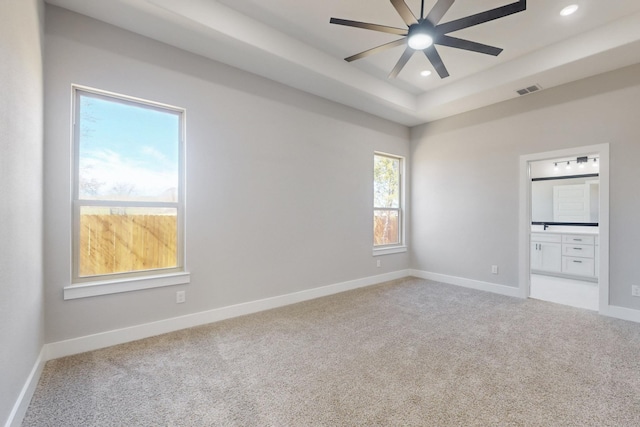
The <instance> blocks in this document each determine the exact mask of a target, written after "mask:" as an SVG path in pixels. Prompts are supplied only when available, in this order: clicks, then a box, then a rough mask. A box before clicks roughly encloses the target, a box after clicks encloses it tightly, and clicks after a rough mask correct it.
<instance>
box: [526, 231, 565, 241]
mask: <svg viewBox="0 0 640 427" xmlns="http://www.w3.org/2000/svg"><path fill="white" fill-rule="evenodd" d="M531 241H532V242H543V243H561V242H562V236H561V235H560V234H546V233H545V234H543V233H531Z"/></svg>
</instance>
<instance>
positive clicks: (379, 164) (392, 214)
mask: <svg viewBox="0 0 640 427" xmlns="http://www.w3.org/2000/svg"><path fill="white" fill-rule="evenodd" d="M373 158H374V160H373V246H374V249H376V248H384V247H388V246H401V245H402V244H403V242H402V235H403V232H402V223H403V215H402V167H403V164H402V163H403V162H402V158H401V157H395V156H391V155H388V154H380V153H376V154H375V155H374V157H373Z"/></svg>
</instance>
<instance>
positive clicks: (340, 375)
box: [23, 278, 640, 427]
mask: <svg viewBox="0 0 640 427" xmlns="http://www.w3.org/2000/svg"><path fill="white" fill-rule="evenodd" d="M639 425H640V325H639V324H635V323H630V322H625V321H621V320H615V319H610V318H606V317H602V316H599V315H597V314H596V313H593V312H589V311H584V310H580V309H575V308H569V307H565V306H560V305H555V304H551V303H546V302H540V301H534V300H526V301H525V300H519V299H515V298H509V297H503V296H499V295H493V294H489V293H483V292H479V291H473V290H468V289H464V288H458V287H454V286H449V285H443V284H438V283H434V282H428V281H425V280H420V279H412V278H409V279H402V280H398V281H394V282H389V283H386V284H383V285H379V286H374V287H370V288H366V289H361V290H356V291H352V292H347V293H343V294H340V295H335V296H331V297H326V298H322V299H318V300H314V301H309V302H305V303H301V304H296V305H293V306H289V307H285V308H282V309H277V310H271V311H268V312H264V313H259V314H255V315H251V316H246V317H242V318H238V319H233V320H229V321H224V322H220V323H216V324H212V325H208V326H203V327H198V328H193V329H189V330H185V331H180V332H175V333H171V334H167V335H162V336H159V337H155V338H150V339H146V340H142V341H137V342H134V343H129V344H124V345H120V346H116V347H112V348H108V349H104V350H99V351H94V352H91V353H85V354H81V355H77V356H72V357H67V358H63V359H58V360H54V361H51V362H49V363H47V365H46V367H45V370H44V373H43V375H42V378H41V381H40V384H39V386H38V388H37V390H36V393H35V396H34V398H33V400H32V402H31V406H30V407H29V410H28V413H27V415H26V418H25V420H24V423H23V426H65V427H70V426H83V427H88V426H639Z"/></svg>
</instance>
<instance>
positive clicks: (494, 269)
mask: <svg viewBox="0 0 640 427" xmlns="http://www.w3.org/2000/svg"><path fill="white" fill-rule="evenodd" d="M491 274H498V266H497V265H492V266H491Z"/></svg>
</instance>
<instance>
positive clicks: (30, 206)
mask: <svg viewBox="0 0 640 427" xmlns="http://www.w3.org/2000/svg"><path fill="white" fill-rule="evenodd" d="M42 11H43V5H42V4H41V3H40V2H39V1H37V0H2V2H0V93H1V94H2V96H0V195H2V202H1V203H0V425H4V423H5V420H6V419H7V418H8V417H9V414H10V412H11V408H12V406H13V404H14V403H15V402H16V400H17V398H18V395H19V393H20V390H21V389H22V387H23V386H24V384H25V382H26V380H27V377H28V376H29V373H30V371H31V369H32V368H33V367H34V364H35V362H36V360H37V358H38V354H39V353H40V349H41V347H42V344H43V322H42V309H43V302H42V299H43V297H42V295H43V290H42V43H41V40H42V38H41V29H42V24H41V19H40V18H41V16H42Z"/></svg>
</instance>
